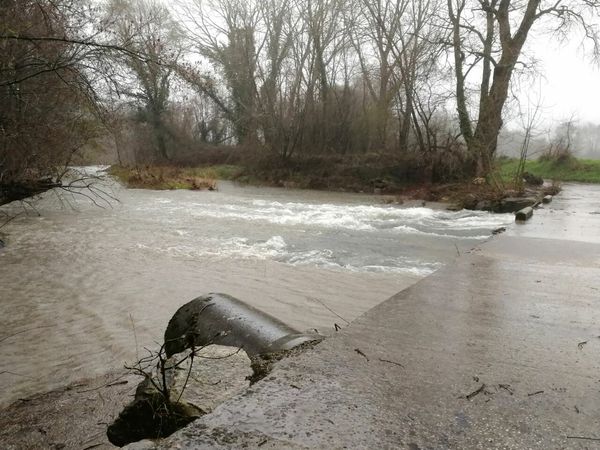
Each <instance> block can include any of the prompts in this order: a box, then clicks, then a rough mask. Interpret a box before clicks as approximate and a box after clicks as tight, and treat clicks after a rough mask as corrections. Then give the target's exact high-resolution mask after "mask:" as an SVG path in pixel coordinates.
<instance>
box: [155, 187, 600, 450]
mask: <svg viewBox="0 0 600 450" xmlns="http://www.w3.org/2000/svg"><path fill="white" fill-rule="evenodd" d="M595 212H600V188H598V187H595V186H581V185H567V186H565V190H564V192H563V193H562V194H561V195H560V196H559V197H557V198H555V200H554V202H553V203H552V204H550V205H546V206H545V208H544V209H542V210H536V212H535V214H534V217H533V218H532V219H531V220H530V221H529V222H528V223H527V224H525V225H515V226H513V227H511V228H510V230H509V231H508V232H507V233H506V234H503V235H501V236H498V237H495V238H494V239H493V240H491V241H490V242H488V243H486V244H483V245H481V246H480V247H478V248H476V249H474V250H473V251H472V252H470V253H469V254H463V255H461V256H460V257H458V258H457V259H456V261H455V262H454V263H453V264H449V265H448V266H447V267H446V268H444V269H442V270H440V271H438V272H436V273H435V274H433V275H431V276H429V277H428V278H426V279H424V280H422V281H421V282H419V283H417V284H416V285H414V286H412V287H410V288H408V289H407V290H405V291H403V292H401V293H399V294H397V295H395V296H394V297H392V298H390V299H389V300H387V301H386V302H384V303H382V304H380V305H379V306H377V307H375V308H374V309H372V310H370V311H368V312H367V313H366V314H364V315H363V316H361V317H359V318H358V319H357V320H356V321H354V322H353V323H352V324H351V325H350V326H349V327H348V328H346V329H344V330H342V331H340V332H339V333H338V334H337V335H336V336H334V337H332V338H330V339H328V340H326V341H325V342H323V343H321V344H320V345H318V346H317V347H316V348H315V349H313V350H311V351H308V352H306V353H303V354H300V355H298V356H296V357H294V358H289V359H286V360H284V361H282V362H281V363H279V364H278V365H277V366H276V367H275V369H274V371H273V372H272V373H271V375H270V376H269V377H268V378H267V379H265V380H263V381H261V382H260V383H257V384H256V385H255V386H253V387H252V388H250V390H248V391H247V392H246V393H244V394H242V395H240V396H237V397H235V398H233V399H231V400H230V401H228V402H226V403H224V404H222V405H221V406H219V407H218V408H217V409H216V410H215V411H214V412H213V413H212V414H210V415H207V416H205V417H203V418H202V419H201V420H199V421H197V422H195V423H193V424H191V425H190V426H188V427H187V428H185V429H183V430H181V431H180V432H178V433H176V434H175V435H174V436H172V437H171V438H169V439H168V440H165V441H163V442H162V443H160V444H159V446H160V448H240V447H241V446H247V447H249V448H256V447H260V448H406V449H412V450H416V449H425V448H428V449H429V448H434V449H438V448H439V449H444V448H452V449H454V448H461V449H464V448H498V449H500V448H501V449H511V448H515V449H521V448H544V449H555V448H556V449H559V448H600V427H599V426H598V425H599V421H600V233H598V230H600V214H595Z"/></svg>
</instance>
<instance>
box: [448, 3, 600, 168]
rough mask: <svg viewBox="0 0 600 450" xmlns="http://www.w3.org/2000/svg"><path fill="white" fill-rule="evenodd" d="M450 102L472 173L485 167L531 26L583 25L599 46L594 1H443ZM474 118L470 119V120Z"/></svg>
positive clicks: (599, 8) (561, 29)
mask: <svg viewBox="0 0 600 450" xmlns="http://www.w3.org/2000/svg"><path fill="white" fill-rule="evenodd" d="M447 7H448V17H449V23H450V26H451V29H452V40H451V48H452V51H453V54H454V71H455V81H456V103H457V112H458V119H459V124H460V129H461V132H462V136H463V138H464V140H465V142H466V144H467V147H468V150H469V153H470V157H471V161H472V164H471V171H472V173H473V174H477V175H485V174H486V173H488V172H489V171H490V169H491V164H492V160H493V158H494V155H495V152H496V146H497V140H498V134H499V132H500V129H501V128H502V123H503V122H502V113H503V108H504V105H505V103H506V100H507V98H508V93H509V86H510V82H511V79H512V77H513V74H514V73H515V68H516V67H517V65H518V64H519V62H520V58H521V55H522V52H523V48H524V46H525V44H526V42H527V38H528V36H529V34H530V32H531V31H532V29H534V27H536V26H537V27H539V28H542V27H543V28H546V29H551V30H554V31H555V32H556V33H558V34H560V33H566V32H567V31H569V30H571V29H572V28H575V27H577V28H579V29H581V30H583V32H584V34H585V36H586V38H587V39H589V40H590V41H591V42H592V44H593V46H594V51H595V52H596V54H600V53H598V50H599V49H600V26H599V25H598V19H599V18H600V3H599V2H597V1H587V0H582V1H578V0H573V1H568V0H552V1H546V0H527V1H522V2H517V1H514V0H448V1H447ZM476 67H480V69H481V70H480V71H478V70H473V69H474V68H476ZM477 73H480V74H481V76H480V80H479V83H478V97H479V98H478V101H477V103H476V107H475V108H471V107H470V104H469V103H470V101H469V100H470V95H469V91H468V88H469V83H468V77H469V75H474V74H477ZM474 117H476V119H474Z"/></svg>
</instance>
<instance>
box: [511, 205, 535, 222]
mask: <svg viewBox="0 0 600 450" xmlns="http://www.w3.org/2000/svg"><path fill="white" fill-rule="evenodd" d="M532 216H533V208H532V207H531V206H528V207H527V208H523V209H521V210H520V211H517V212H516V213H515V220H516V221H517V222H525V221H527V220H529V219H531V217H532Z"/></svg>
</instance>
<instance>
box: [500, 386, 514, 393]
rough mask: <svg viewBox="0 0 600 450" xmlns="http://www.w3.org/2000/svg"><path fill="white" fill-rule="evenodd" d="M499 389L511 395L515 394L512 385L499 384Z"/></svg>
mask: <svg viewBox="0 0 600 450" xmlns="http://www.w3.org/2000/svg"><path fill="white" fill-rule="evenodd" d="M498 387H499V388H500V389H504V390H505V391H507V392H508V393H509V394H510V395H513V394H514V391H513V390H512V389H511V388H510V384H499V385H498Z"/></svg>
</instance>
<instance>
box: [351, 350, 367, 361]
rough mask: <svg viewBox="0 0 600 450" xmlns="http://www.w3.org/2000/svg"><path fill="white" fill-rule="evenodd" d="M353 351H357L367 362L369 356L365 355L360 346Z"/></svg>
mask: <svg viewBox="0 0 600 450" xmlns="http://www.w3.org/2000/svg"><path fill="white" fill-rule="evenodd" d="M354 351H355V352H356V353H358V354H359V355H360V356H364V358H365V359H366V360H367V362H368V361H369V357H368V356H367V355H365V354H364V353H363V352H362V350H361V349H360V348H355V349H354Z"/></svg>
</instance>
